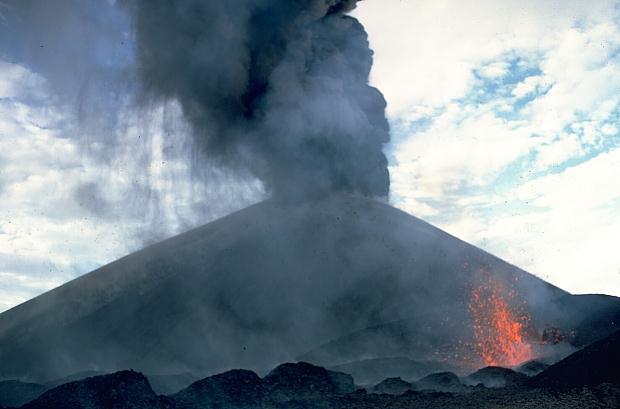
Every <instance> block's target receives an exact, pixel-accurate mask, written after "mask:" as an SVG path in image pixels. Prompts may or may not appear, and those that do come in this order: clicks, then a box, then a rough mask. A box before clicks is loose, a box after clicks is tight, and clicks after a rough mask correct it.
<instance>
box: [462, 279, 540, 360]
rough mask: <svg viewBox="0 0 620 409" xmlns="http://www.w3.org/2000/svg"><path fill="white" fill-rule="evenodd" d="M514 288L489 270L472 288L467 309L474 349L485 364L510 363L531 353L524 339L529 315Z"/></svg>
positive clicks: (530, 347)
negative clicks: (489, 272)
mask: <svg viewBox="0 0 620 409" xmlns="http://www.w3.org/2000/svg"><path fill="white" fill-rule="evenodd" d="M515 304H517V305H518V304H519V303H518V301H517V300H516V299H515V292H514V290H506V288H505V287H504V286H503V285H502V283H501V282H500V281H499V280H498V279H497V278H496V277H494V276H492V275H491V274H485V276H484V279H483V280H482V281H481V282H480V284H479V285H478V286H476V287H474V288H473V289H472V292H471V298H470V302H469V312H470V314H471V316H472V319H473V322H474V339H475V343H474V349H475V350H476V351H477V353H478V354H479V356H480V358H481V359H482V361H484V364H485V365H487V366H504V367H506V366H507V367H512V366H516V365H519V364H521V363H523V362H526V361H528V360H531V359H532V358H533V357H534V354H533V351H532V346H531V345H530V343H529V342H527V340H526V330H527V327H528V324H529V320H530V318H529V315H528V314H527V313H525V311H524V308H523V303H521V304H520V307H519V306H515Z"/></svg>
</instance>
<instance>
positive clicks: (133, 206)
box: [0, 0, 620, 311]
mask: <svg viewBox="0 0 620 409" xmlns="http://www.w3.org/2000/svg"><path fill="white" fill-rule="evenodd" d="M112 3H113V2H112V1H111V2H110V4H112ZM588 3H589V4H588ZM355 15H356V16H357V17H358V18H359V19H360V20H361V21H362V22H363V24H364V25H365V26H366V29H367V30H368V32H369V36H370V41H371V45H372V47H373V48H374V50H375V57H376V58H375V66H374V69H373V72H372V82H373V83H374V85H376V86H377V87H379V88H380V89H381V90H382V92H383V93H384V94H385V96H386V99H387V101H388V114H389V119H390V122H391V126H392V143H391V144H390V145H389V146H388V147H387V149H386V153H387V155H388V158H389V162H390V173H391V177H392V187H391V197H390V202H391V203H392V204H393V205H395V206H397V207H399V208H401V209H403V210H405V211H407V212H409V213H411V214H414V215H416V216H418V217H421V218H423V219H425V220H427V221H429V222H431V223H433V224H435V225H437V226H439V227H441V228H442V229H444V230H446V231H448V232H449V233H451V234H453V235H455V236H457V237H459V238H462V239H464V240H466V241H469V242H471V243H473V244H476V245H478V246H480V247H481V248H483V249H485V250H487V251H489V252H491V253H494V254H496V255H498V256H500V257H502V258H504V259H506V260H507V261H509V262H511V263H513V264H516V265H518V266H520V267H522V268H524V269H526V270H528V271H530V272H532V273H534V274H537V275H539V276H540V277H542V278H544V279H546V280H548V281H550V282H552V283H554V284H556V285H558V286H560V287H562V288H564V289H567V290H569V291H571V292H576V293H590V292H600V293H606V294H613V295H620V250H618V248H619V247H620V183H619V180H620V134H619V127H620V121H619V118H618V116H619V113H620V2H618V1H604V0H597V1H594V2H585V1H577V0H573V1H549V0H536V1H534V0H531V1H524V0H519V1H512V0H501V1H498V0H492V1H491V0H489V1H476V2H473V1H472V2H464V1H457V0H452V1H428V0H424V1H423V0H367V1H364V2H363V3H361V5H360V6H359V7H358V9H357V10H356V11H355ZM105 17H106V18H109V19H110V21H113V23H114V24H110V25H109V26H110V27H112V28H114V27H121V28H122V27H124V26H123V24H124V20H123V17H122V16H118V15H115V14H113V13H112V14H109V15H105ZM4 23H5V21H4V18H3V4H2V2H0V26H1V25H2V24H4ZM106 27H108V26H106ZM108 28H109V27H108ZM116 31H118V32H119V33H121V34H120V35H119V36H118V38H115V41H118V44H125V40H126V39H125V38H124V37H123V33H122V30H116ZM61 38H62V37H61ZM0 43H1V40H0ZM128 43H129V42H128ZM40 46H41V47H43V45H40ZM123 47H124V48H123ZM91 49H92V50H95V51H93V55H94V56H95V57H93V58H94V59H93V61H97V64H98V65H97V67H99V66H103V67H106V68H110V66H115V65H118V64H122V63H123V61H124V60H125V59H126V58H127V55H129V54H130V51H131V49H130V45H127V46H125V45H123V46H122V47H120V49H121V52H120V53H119V51H118V50H117V49H116V48H115V50H117V51H115V52H114V53H112V52H110V50H109V49H108V48H106V47H105V44H104V45H101V44H99V43H97V47H91ZM7 50H9V51H7ZM119 61H120V63H119ZM29 62H30V63H29ZM39 68H40V65H37V63H36V60H32V59H28V58H22V59H18V58H14V56H13V55H12V54H11V52H10V48H9V49H7V48H6V47H5V48H4V49H3V50H0V311H2V310H5V309H8V308H10V307H12V306H14V305H17V304H18V303H20V302H22V301H25V300H27V299H29V298H31V297H33V296H35V295H37V294H40V293H41V292H43V291H46V290H48V289H50V288H53V287H55V286H57V285H59V284H62V283H63V282H66V281H68V280H70V279H72V278H74V277H76V276H78V275H80V274H83V273H86V272H88V271H90V270H92V269H94V268H96V267H98V266H100V265H102V264H105V263H107V262H110V261H112V260H114V259H115V258H118V257H120V256H122V255H124V254H127V253H128V252H130V251H133V250H136V249H138V248H140V247H141V246H143V245H144V244H146V243H150V242H153V241H155V240H157V239H160V238H163V237H166V236H168V235H172V234H174V233H177V232H180V231H183V230H186V229H188V228H190V227H192V226H196V225H199V224H202V223H204V222H207V221H209V220H213V219H214V218H217V217H220V216H222V215H224V214H227V213H229V212H231V211H234V210H236V209H239V208H242V207H244V206H246V205H248V204H250V203H253V202H255V201H258V200H260V199H262V198H263V197H264V193H263V191H262V188H261V186H260V183H258V182H256V181H253V180H251V179H250V178H247V177H243V175H230V174H228V173H225V172H221V171H219V170H218V169H217V168H206V169H205V168H204V167H203V168H201V169H200V172H201V177H200V178H192V177H190V176H194V175H195V173H196V172H197V170H196V169H195V168H194V167H193V166H191V162H192V161H191V160H188V158H187V152H188V151H189V150H191V149H187V146H188V145H189V144H191V141H189V140H187V138H184V136H183V135H184V134H185V133H184V132H183V127H184V124H183V121H182V120H181V119H180V115H179V108H178V107H177V106H175V105H174V104H173V103H171V104H167V105H166V106H156V107H151V108H150V109H149V110H148V112H127V113H126V114H125V115H121V116H120V117H118V118H114V122H115V124H116V125H117V126H115V128H114V129H115V130H114V135H112V136H110V138H116V139H114V140H115V141H122V144H118V143H115V146H120V147H117V148H115V152H114V153H113V154H106V153H109V152H107V150H106V146H105V144H101V139H100V138H94V137H93V138H92V139H91V138H89V137H88V135H89V134H90V133H92V134H93V135H94V134H96V133H97V131H98V130H97V129H96V126H93V125H92V124H93V123H96V121H94V122H93V121H88V123H89V126H86V127H84V126H81V127H80V126H76V125H75V123H74V122H75V117H76V116H75V115H74V114H75V113H74V112H71V110H67V109H66V106H68V104H67V103H66V101H62V100H60V99H59V97H58V92H57V91H58V90H55V89H52V87H51V85H50V81H49V80H48V78H47V77H46V76H48V75H53V73H54V72H55V71H53V70H41V69H39ZM89 69H91V68H90V67H89V66H88V65H85V68H84V72H88V70H89ZM50 73H52V74H50ZM106 87H107V86H106ZM106 89H107V88H106ZM82 91H83V90H81V89H80V92H82ZM84 92H87V91H84ZM115 103H122V101H118V100H115ZM79 107H80V109H81V110H83V109H86V108H88V107H86V108H85V107H84V106H83V105H79ZM93 111H94V112H96V109H93ZM121 112H122V110H121ZM86 116H88V115H86ZM79 117H80V118H83V117H84V114H83V113H82V112H81V113H80V115H79ZM118 125H120V126H118ZM99 131H101V130H99ZM107 131H109V130H107ZM110 132H111V131H110ZM78 133H80V137H76V134H78ZM170 133H176V135H175V138H174V140H175V145H170V144H169V143H168V142H166V141H168V140H170V139H171V138H169V135H170ZM145 139H146V141H145ZM188 163H189V164H188ZM196 179H200V181H196Z"/></svg>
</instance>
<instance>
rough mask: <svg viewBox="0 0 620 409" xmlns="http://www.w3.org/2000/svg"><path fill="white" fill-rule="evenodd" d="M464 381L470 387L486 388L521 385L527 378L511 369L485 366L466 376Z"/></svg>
mask: <svg viewBox="0 0 620 409" xmlns="http://www.w3.org/2000/svg"><path fill="white" fill-rule="evenodd" d="M465 379H466V381H467V382H468V383H470V384H472V385H478V384H482V385H484V386H485V387H487V388H503V387H505V386H517V385H523V384H524V383H525V382H527V380H528V379H529V377H528V376H527V375H524V374H522V373H520V372H516V371H513V370H512V369H508V368H502V367H499V366H487V367H485V368H482V369H479V370H477V371H476V372H474V373H472V374H470V375H468V376H467V377H466V378H465Z"/></svg>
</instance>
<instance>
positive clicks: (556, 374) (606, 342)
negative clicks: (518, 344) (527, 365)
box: [531, 331, 620, 387]
mask: <svg viewBox="0 0 620 409" xmlns="http://www.w3.org/2000/svg"><path fill="white" fill-rule="evenodd" d="M605 382H607V383H612V384H617V385H620V331H618V332H616V333H614V334H612V335H610V336H609V337H607V338H605V339H602V340H600V341H597V342H594V343H592V344H590V345H588V346H587V347H585V348H583V349H582V350H580V351H577V352H575V353H573V354H571V355H569V356H568V357H566V358H564V359H563V360H561V361H560V362H557V363H556V364H554V365H552V366H550V367H549V368H547V369H546V370H544V371H543V372H541V373H540V374H538V375H536V376H535V377H534V378H532V380H531V384H532V385H536V386H546V387H579V386H592V385H598V384H601V383H605Z"/></svg>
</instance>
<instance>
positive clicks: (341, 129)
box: [126, 0, 389, 198]
mask: <svg viewBox="0 0 620 409" xmlns="http://www.w3.org/2000/svg"><path fill="white" fill-rule="evenodd" d="M356 2H357V1H356V0H350V1H346V0H306V1H303V0H226V1H222V0H126V5H127V7H128V8H129V10H130V11H131V15H132V17H133V25H134V29H135V35H136V42H137V54H138V66H139V76H140V78H141V81H142V84H143V85H144V88H145V91H146V92H147V95H150V96H151V97H157V98H164V99H176V100H178V101H179V103H180V105H181V107H182V109H183V112H184V115H185V116H186V118H187V119H188V120H189V121H190V123H191V125H192V127H193V131H194V135H195V139H196V141H197V142H198V146H200V148H201V149H203V150H204V153H206V155H207V156H208V157H209V158H210V160H217V161H218V162H219V163H221V164H224V165H227V166H231V167H235V168H239V169H249V170H250V171H251V172H252V173H254V174H255V175H256V176H258V177H259V178H260V179H261V180H263V182H264V183H265V184H266V186H267V187H268V188H269V189H270V190H271V191H272V193H273V194H274V195H276V196H280V197H286V198H304V197H308V196H314V195H320V194H324V193H329V192H335V191H342V192H355V193H359V194H363V195H366V196H385V195H387V193H388V191H389V174H388V170H387V160H386V158H385V155H384V154H383V152H382V147H383V145H384V144H385V143H387V142H388V140H389V126H388V123H387V120H386V118H385V106H386V103H385V100H384V98H383V95H382V94H381V93H380V92H379V91H378V90H377V89H375V88H373V87H371V86H369V85H368V75H369V73H370V68H371V66H372V51H371V50H370V48H369V44H368V39H367V34H366V32H365V30H364V28H363V26H362V25H361V24H360V23H359V22H358V21H357V20H356V19H354V18H352V17H350V16H347V15H345V13H346V12H348V11H350V10H352V9H353V8H354V7H355V4H356Z"/></svg>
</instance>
